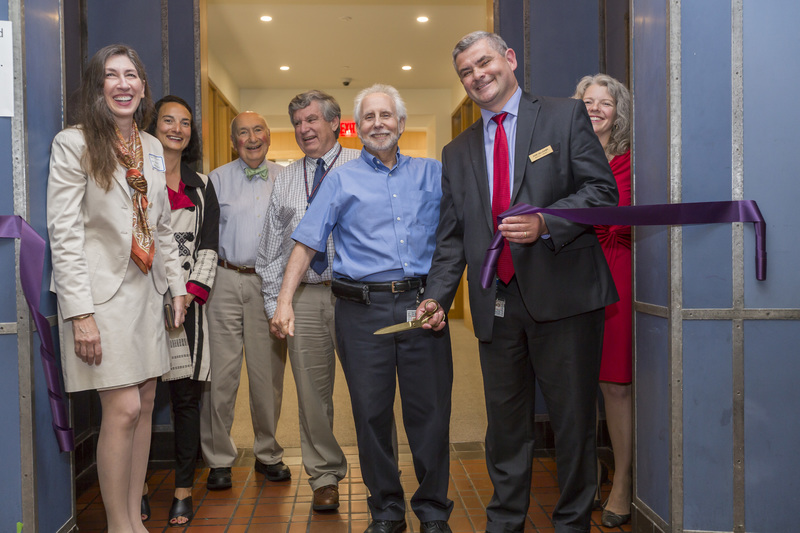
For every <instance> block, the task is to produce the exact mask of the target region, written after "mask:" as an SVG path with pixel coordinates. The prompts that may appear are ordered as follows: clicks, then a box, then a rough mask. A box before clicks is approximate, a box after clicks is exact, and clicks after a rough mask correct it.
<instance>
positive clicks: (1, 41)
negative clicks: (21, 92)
mask: <svg viewBox="0 0 800 533" xmlns="http://www.w3.org/2000/svg"><path fill="white" fill-rule="evenodd" d="M13 116H14V39H13V37H12V35H11V21H9V20H0V117H13Z"/></svg>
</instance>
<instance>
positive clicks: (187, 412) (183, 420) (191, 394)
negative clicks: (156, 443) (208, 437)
mask: <svg viewBox="0 0 800 533" xmlns="http://www.w3.org/2000/svg"><path fill="white" fill-rule="evenodd" d="M167 384H168V385H169V398H170V401H171V403H172V420H173V424H174V427H175V486H176V487H180V488H191V487H192V484H193V483H194V469H195V466H196V464H197V454H198V453H199V452H200V396H201V394H202V392H203V386H204V385H205V382H203V381H195V380H193V379H191V378H183V379H176V380H174V381H168V382H167Z"/></svg>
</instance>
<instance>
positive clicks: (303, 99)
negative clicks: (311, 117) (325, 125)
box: [289, 89, 342, 139]
mask: <svg viewBox="0 0 800 533" xmlns="http://www.w3.org/2000/svg"><path fill="white" fill-rule="evenodd" d="M312 102H319V106H320V107H321V108H322V118H323V119H324V120H325V122H333V120H334V119H336V118H338V119H339V120H341V118H342V109H341V108H340V107H339V103H338V102H337V101H336V99H335V98H334V97H333V96H331V95H329V94H328V93H324V92H322V91H318V90H316V89H313V90H311V91H306V92H304V93H300V94H298V95H297V96H295V97H294V98H292V101H291V102H289V120H291V121H292V122H294V114H295V113H296V112H298V111H300V110H301V109H305V108H307V107H308V106H310V105H311V103H312ZM340 129H341V128H340V127H337V128H336V132H335V133H336V138H337V139H338V138H339V130H340Z"/></svg>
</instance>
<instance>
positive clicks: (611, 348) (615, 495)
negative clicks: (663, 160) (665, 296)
mask: <svg viewBox="0 0 800 533" xmlns="http://www.w3.org/2000/svg"><path fill="white" fill-rule="evenodd" d="M573 97H574V98H578V99H580V100H583V102H584V103H585V104H586V109H587V111H588V112H589V118H590V119H591V120H592V126H593V127H594V132H595V134H597V137H598V138H599V139H600V143H601V144H602V145H603V149H604V150H605V152H606V157H608V161H609V164H610V165H611V170H612V171H613V172H614V179H615V180H616V181H617V188H618V189H619V205H620V206H628V205H631V151H630V145H631V127H630V126H631V121H630V118H631V112H630V111H631V97H630V93H629V92H628V89H627V88H626V87H625V86H624V85H623V84H622V83H620V82H619V81H617V80H615V79H614V78H612V77H611V76H607V75H605V74H597V75H595V76H586V77H584V78H583V79H581V81H580V82H578V87H577V88H576V90H575V95H574V96H573ZM595 231H596V232H597V237H598V239H599V240H600V245H601V246H602V247H603V252H605V255H606V260H607V261H608V266H609V267H610V268H611V275H612V276H613V278H614V284H615V285H616V286H617V292H618V293H619V302H617V303H615V304H613V305H609V306H608V307H606V321H605V334H604V338H603V359H602V361H601V363H600V390H601V391H602V392H603V401H604V404H605V411H606V423H607V424H608V433H609V435H610V437H611V446H612V447H613V449H614V483H613V485H612V488H611V494H610V495H609V497H608V500H607V501H606V503H605V504H604V506H603V516H602V523H603V525H604V526H606V527H617V526H619V525H621V524H624V523H626V522H628V521H629V520H630V518H631V511H630V506H631V492H632V482H631V459H632V455H633V454H632V449H633V445H632V441H633V431H632V428H633V423H632V419H633V416H632V413H633V410H632V406H631V381H632V374H633V357H632V354H633V335H632V330H631V328H632V305H633V297H632V296H633V295H632V286H631V228H630V226H595Z"/></svg>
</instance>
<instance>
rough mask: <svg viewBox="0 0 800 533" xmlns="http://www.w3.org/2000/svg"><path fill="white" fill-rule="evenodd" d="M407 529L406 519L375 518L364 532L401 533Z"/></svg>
mask: <svg viewBox="0 0 800 533" xmlns="http://www.w3.org/2000/svg"><path fill="white" fill-rule="evenodd" d="M405 530H406V521H405V520H373V521H372V523H371V524H370V525H369V527H368V528H367V529H365V530H364V533H400V532H401V531H405Z"/></svg>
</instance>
